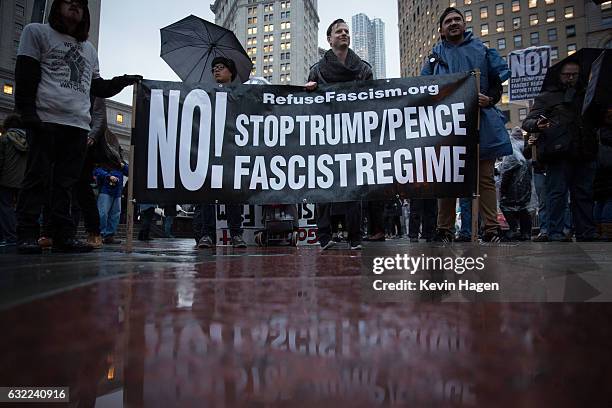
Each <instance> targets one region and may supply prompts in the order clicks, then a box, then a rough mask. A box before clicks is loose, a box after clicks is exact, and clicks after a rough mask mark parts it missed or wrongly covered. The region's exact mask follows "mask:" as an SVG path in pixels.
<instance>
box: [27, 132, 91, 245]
mask: <svg viewBox="0 0 612 408" xmlns="http://www.w3.org/2000/svg"><path fill="white" fill-rule="evenodd" d="M29 143H30V146H29V152H28V164H27V167H26V173H25V178H24V180H23V186H22V187H23V188H22V190H21V193H20V194H19V199H18V200H17V238H18V239H19V240H26V239H28V240H29V239H38V237H39V233H40V226H39V223H38V219H39V217H40V213H41V208H42V207H43V204H45V203H48V204H49V211H50V214H49V222H50V235H51V237H52V238H53V239H54V240H57V241H62V240H65V239H68V238H72V237H74V222H73V220H72V216H71V214H70V202H71V201H72V189H73V187H74V185H75V184H76V183H77V181H78V180H79V178H80V176H81V170H82V168H83V161H84V160H85V152H86V149H87V131H86V130H84V129H79V128H76V127H72V126H64V125H56V124H48V123H45V124H43V125H42V126H41V128H40V129H37V130H32V131H29Z"/></svg>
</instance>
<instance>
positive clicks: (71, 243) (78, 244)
mask: <svg viewBox="0 0 612 408" xmlns="http://www.w3.org/2000/svg"><path fill="white" fill-rule="evenodd" d="M52 249H53V252H62V253H72V254H77V253H85V252H91V251H93V249H94V248H93V246H91V245H89V244H88V243H87V242H83V241H79V240H76V239H74V238H69V239H65V240H59V241H57V240H56V242H54V243H53V247H52Z"/></svg>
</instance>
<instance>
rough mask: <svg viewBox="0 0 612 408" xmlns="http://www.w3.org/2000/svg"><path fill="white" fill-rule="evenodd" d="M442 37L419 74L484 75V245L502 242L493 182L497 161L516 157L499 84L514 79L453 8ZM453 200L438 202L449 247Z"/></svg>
mask: <svg viewBox="0 0 612 408" xmlns="http://www.w3.org/2000/svg"><path fill="white" fill-rule="evenodd" d="M440 36H441V39H442V41H440V42H439V43H438V44H436V45H435V46H434V48H433V51H432V53H431V55H429V57H428V60H427V61H426V63H425V65H424V66H423V69H422V71H421V75H443V74H453V73H460V72H467V71H472V70H475V69H479V70H480V92H481V93H479V94H478V106H480V141H479V143H480V163H479V175H480V178H479V187H480V208H479V209H480V215H481V217H482V219H483V221H484V235H483V241H487V242H499V241H501V240H502V234H501V231H500V228H499V223H498V222H497V197H496V194H495V182H494V179H493V175H494V174H493V173H494V165H495V159H496V158H497V157H502V156H506V155H509V154H512V145H511V143H510V138H509V136H508V132H507V131H506V128H505V121H506V120H505V117H504V115H503V114H502V113H501V112H500V111H499V110H498V109H497V108H495V99H496V98H495V97H493V96H492V95H493V94H494V93H495V92H496V84H497V86H499V84H500V83H501V82H503V81H505V80H506V79H508V77H510V70H509V69H508V65H507V64H506V62H505V61H504V60H503V59H502V58H501V57H500V55H499V54H498V53H497V51H496V50H494V49H489V48H487V47H485V45H484V44H483V43H482V41H480V40H479V39H478V38H476V37H475V36H474V35H473V34H472V33H471V32H466V31H465V19H464V18H463V14H461V12H460V11H459V10H457V9H456V8H454V7H449V8H447V9H446V10H444V12H443V13H442V15H441V16H440ZM455 205H456V199H455V198H443V199H439V200H438V231H437V233H436V240H437V241H442V242H450V241H452V240H453V239H454V234H453V233H452V230H453V227H454V225H455V215H456V213H455Z"/></svg>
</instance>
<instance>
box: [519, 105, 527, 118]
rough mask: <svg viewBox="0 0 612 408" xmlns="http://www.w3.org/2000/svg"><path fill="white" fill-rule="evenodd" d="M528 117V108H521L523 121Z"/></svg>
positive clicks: (520, 114) (520, 115)
mask: <svg viewBox="0 0 612 408" xmlns="http://www.w3.org/2000/svg"><path fill="white" fill-rule="evenodd" d="M526 117H527V108H520V109H519V120H520V121H523V120H525V118H526Z"/></svg>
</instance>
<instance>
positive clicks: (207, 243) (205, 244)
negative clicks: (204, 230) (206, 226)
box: [198, 236, 215, 249]
mask: <svg viewBox="0 0 612 408" xmlns="http://www.w3.org/2000/svg"><path fill="white" fill-rule="evenodd" d="M214 247H215V243H214V242H213V240H212V239H211V238H210V237H208V236H203V237H202V238H200V240H199V241H198V248H200V249H204V248H214Z"/></svg>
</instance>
